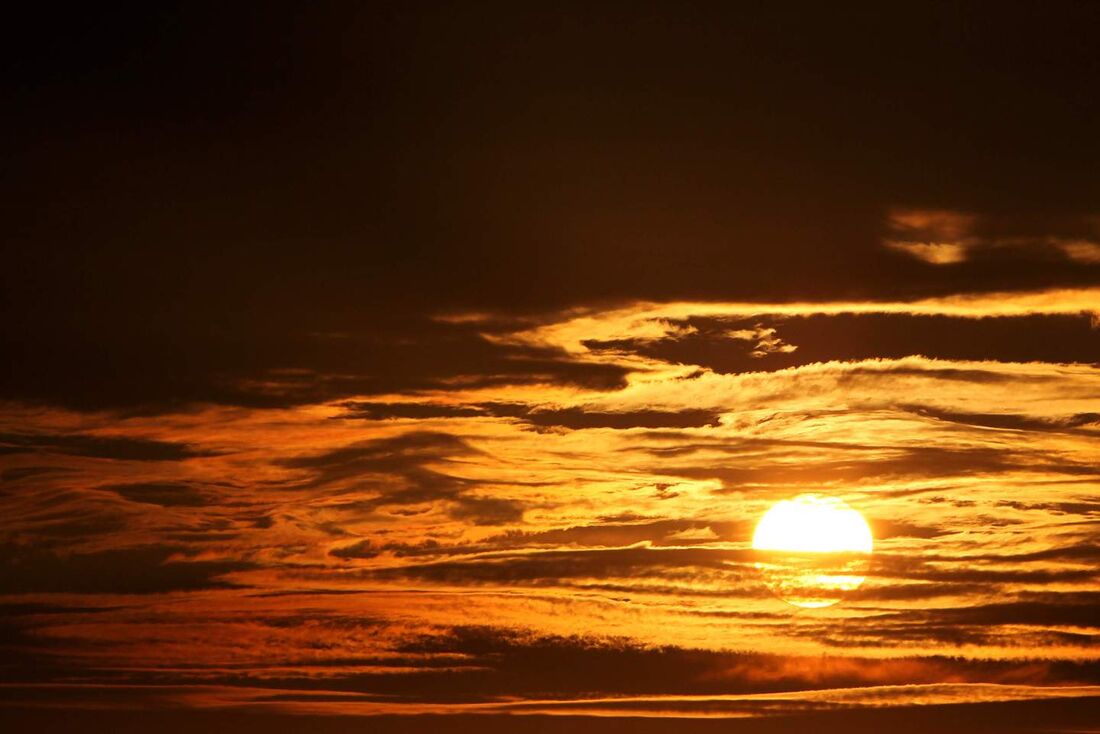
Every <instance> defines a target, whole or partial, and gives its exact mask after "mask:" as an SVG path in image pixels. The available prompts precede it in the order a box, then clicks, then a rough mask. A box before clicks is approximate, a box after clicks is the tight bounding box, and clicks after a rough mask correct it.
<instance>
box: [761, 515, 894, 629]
mask: <svg viewBox="0 0 1100 734" xmlns="http://www.w3.org/2000/svg"><path fill="white" fill-rule="evenodd" d="M873 545H874V541H873V538H872V536H871V528H870V526H868V525H867V521H866V520H864V519H863V515H861V514H859V513H858V512H856V511H855V510H853V509H852V508H851V507H849V506H848V505H847V504H845V503H844V502H843V501H842V500H839V499H837V498H835V497H825V496H823V495H818V494H803V495H799V496H798V497H795V498H794V499H791V500H783V501H781V502H777V503H776V504H774V505H772V507H771V509H769V510H768V511H767V513H765V514H764V517H762V518H761V519H760V522H759V524H757V526H756V532H755V533H753V536H752V547H753V550H755V551H756V552H757V556H758V557H759V558H760V560H759V561H758V562H757V564H756V567H757V568H758V569H760V571H761V572H762V573H763V575H764V579H765V581H766V582H767V584H768V587H769V588H770V589H771V590H772V592H773V593H774V594H775V595H776V596H778V597H779V598H780V599H782V600H784V601H786V602H787V603H789V604H793V605H794V606H799V607H806V608H819V607H827V606H830V605H832V604H835V603H837V602H838V601H840V599H841V597H842V596H843V594H844V593H845V592H847V591H851V590H853V589H855V588H857V587H858V586H859V585H860V584H862V583H863V580H864V578H865V576H864V574H865V573H866V569H867V561H868V558H869V557H870V554H871V550H872V548H873Z"/></svg>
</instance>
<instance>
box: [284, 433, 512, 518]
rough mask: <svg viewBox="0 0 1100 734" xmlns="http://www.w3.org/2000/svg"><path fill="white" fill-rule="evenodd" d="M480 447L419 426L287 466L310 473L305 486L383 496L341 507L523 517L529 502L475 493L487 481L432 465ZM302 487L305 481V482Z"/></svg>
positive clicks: (294, 460)
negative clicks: (432, 507)
mask: <svg viewBox="0 0 1100 734" xmlns="http://www.w3.org/2000/svg"><path fill="white" fill-rule="evenodd" d="M475 453H477V452H476V450H475V449H474V448H473V447H471V446H470V445H469V444H467V443H466V442H465V441H463V440H462V439H460V438H458V437H456V436H452V435H450V434H446V433H432V432H426V431H414V432H410V433H405V434H402V435H400V436H396V437H393V438H386V439H378V440H375V441H366V442H363V443H357V444H352V445H350V446H345V447H343V448H339V449H334V450H332V451H326V452H324V453H321V454H314V455H311V456H301V457H296V458H291V459H284V460H282V461H281V462H279V463H281V464H282V465H283V466H286V467H289V468H292V469H302V470H305V471H306V472H307V473H308V477H307V479H305V480H304V486H307V487H311V488H329V489H332V490H334V491H340V492H345V493H346V492H349V491H351V490H355V491H357V492H360V491H364V490H368V491H371V492H374V493H377V497H373V498H366V499H359V498H356V499H350V500H348V501H347V502H344V503H342V504H336V505H334V507H335V508H337V509H356V510H366V511H371V510H374V509H376V508H378V507H384V506H400V505H414V504H420V503H424V502H437V501H439V502H446V503H448V504H449V506H450V513H451V515H452V516H453V517H455V518H456V519H462V520H469V521H471V522H473V523H474V524H478V525H492V524H498V523H504V522H511V521H515V520H519V519H520V518H521V517H522V515H523V509H524V508H523V506H522V505H521V504H520V503H518V502H516V501H513V500H508V499H505V498H500V497H480V496H477V495H476V494H474V493H473V492H474V491H475V490H476V489H477V488H478V487H479V486H481V484H482V483H481V482H478V481H475V480H472V479H466V478H463V477H457V476H453V475H451V474H447V473H444V472H442V471H438V470H436V469H430V468H428V467H427V466H426V465H427V464H437V463H446V462H447V461H450V460H452V459H456V458H460V457H463V456H470V455H472V454H475ZM299 486H301V485H299Z"/></svg>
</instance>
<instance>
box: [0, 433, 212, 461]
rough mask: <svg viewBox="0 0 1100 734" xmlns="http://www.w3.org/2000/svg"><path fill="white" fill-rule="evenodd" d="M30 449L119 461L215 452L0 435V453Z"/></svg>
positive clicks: (121, 439) (167, 444)
mask: <svg viewBox="0 0 1100 734" xmlns="http://www.w3.org/2000/svg"><path fill="white" fill-rule="evenodd" d="M32 452H37V453H51V454H62V455H67V456H88V457H92V458H96V459H118V460H122V461H181V460H183V459H192V458H198V457H204V456H217V455H218V453H217V452H213V451H207V450H202V449H197V448H194V447H192V446H188V445H187V444H184V443H177V442H172V441H154V440H151V439H144V438H129V437H125V436H92V435H85V434H52V435H48V434H31V433H3V434H0V454H4V453H7V454H19V453H32Z"/></svg>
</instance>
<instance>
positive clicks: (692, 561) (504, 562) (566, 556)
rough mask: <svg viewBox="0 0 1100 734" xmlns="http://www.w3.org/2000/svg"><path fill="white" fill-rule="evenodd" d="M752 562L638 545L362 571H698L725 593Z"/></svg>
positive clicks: (530, 579) (739, 556) (474, 577)
mask: <svg viewBox="0 0 1100 734" xmlns="http://www.w3.org/2000/svg"><path fill="white" fill-rule="evenodd" d="M751 560H752V556H751V553H749V552H746V551H734V550H725V549H715V548H656V547H654V548H651V547H648V546H634V547H625V548H593V549H586V550H546V551H537V552H536V551H531V552H512V553H500V554H491V555H484V556H475V557H471V558H468V559H463V560H452V561H439V562H431V563H423V564H409V565H404V566H395V567H386V568H377V569H369V570H363V571H361V572H360V573H362V574H363V575H365V576H368V577H371V578H378V579H387V580H415V581H428V582H432V583H461V584H531V585H536V586H545V585H554V584H557V583H559V582H568V581H570V580H573V579H581V578H591V579H609V578H618V579H621V578H637V577H643V576H660V577H662V578H665V579H666V580H672V579H673V578H676V577H680V578H682V579H683V580H688V581H690V580H691V579H692V577H693V576H694V575H695V574H697V573H698V572H702V571H704V570H706V571H709V572H715V573H721V574H723V575H725V576H728V581H729V582H730V584H731V585H730V587H729V588H728V589H726V590H724V591H723V592H722V593H734V590H735V586H736V585H737V584H738V582H739V581H741V580H742V579H744V578H745V577H746V576H747V575H748V574H750V573H751V572H750V571H749V570H747V569H745V568H741V567H739V566H738V565H737V564H736V563H734V564H731V563H730V562H731V561H733V562H738V561H741V562H744V561H751ZM685 593H686V592H685Z"/></svg>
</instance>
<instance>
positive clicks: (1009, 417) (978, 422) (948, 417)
mask: <svg viewBox="0 0 1100 734" xmlns="http://www.w3.org/2000/svg"><path fill="white" fill-rule="evenodd" d="M903 407H908V406H903ZM909 409H910V410H912V411H913V412H915V413H917V414H918V415H923V416H927V417H929V418H935V419H936V420H941V421H948V422H951V423H961V424H963V425H969V426H981V427H983V428H1002V429H1008V430H1013V431H1067V430H1070V429H1074V428H1081V427H1083V426H1096V425H1097V424H1100V413H1077V414H1074V415H1065V416H1054V417H1043V416H1028V415H1019V414H1016V413H962V412H957V411H950V410H942V409H937V408H930V407H927V406H912V407H909Z"/></svg>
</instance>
